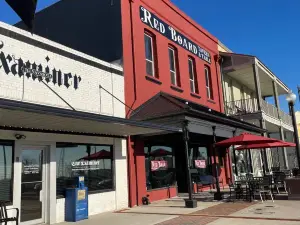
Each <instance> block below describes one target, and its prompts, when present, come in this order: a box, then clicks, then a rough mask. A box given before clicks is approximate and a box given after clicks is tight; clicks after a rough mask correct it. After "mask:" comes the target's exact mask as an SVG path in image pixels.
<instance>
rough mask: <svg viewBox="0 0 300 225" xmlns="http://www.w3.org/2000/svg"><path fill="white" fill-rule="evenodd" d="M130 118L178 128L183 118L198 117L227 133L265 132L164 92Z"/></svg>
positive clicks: (202, 122) (206, 124)
mask: <svg viewBox="0 0 300 225" xmlns="http://www.w3.org/2000/svg"><path fill="white" fill-rule="evenodd" d="M131 118H132V119H135V120H141V121H149V122H150V121H151V122H153V123H154V122H157V123H160V124H162V123H163V124H172V125H173V126H174V125H176V126H177V127H178V128H179V127H180V126H181V123H182V121H183V120H189V121H191V122H194V123H197V121H196V119H198V120H199V121H198V123H200V124H202V125H203V126H210V125H212V126H217V127H219V128H222V127H223V128H224V129H225V130H226V133H227V134H228V132H227V131H232V130H235V129H240V130H241V131H243V132H245V131H247V132H254V133H264V132H265V130H264V129H262V128H260V127H257V126H256V125H253V124H250V123H247V122H245V121H241V120H239V119H236V118H233V117H230V116H227V115H226V114H224V113H221V112H218V111H215V110H212V109H210V108H208V107H206V106H203V105H200V104H197V103H195V102H191V101H187V100H185V99H182V98H178V97H176V96H173V95H169V94H166V93H164V92H160V93H158V94H157V95H156V96H154V97H152V98H151V99H149V100H148V101H147V102H145V103H144V104H143V105H141V106H140V107H139V108H138V109H136V110H135V111H134V112H133V113H132V115H131ZM210 127H211V126H210ZM209 133H210V132H209ZM224 135H225V133H224ZM224 135H222V136H224ZM231 135H232V133H231ZM226 136H227V135H226Z"/></svg>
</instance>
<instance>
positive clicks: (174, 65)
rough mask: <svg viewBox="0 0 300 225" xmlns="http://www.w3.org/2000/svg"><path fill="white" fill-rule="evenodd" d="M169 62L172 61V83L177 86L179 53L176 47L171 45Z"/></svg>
mask: <svg viewBox="0 0 300 225" xmlns="http://www.w3.org/2000/svg"><path fill="white" fill-rule="evenodd" d="M169 63H170V75H171V83H172V84H173V85H175V86H179V83H178V72H177V55H176V50H175V48H174V47H172V46H169Z"/></svg>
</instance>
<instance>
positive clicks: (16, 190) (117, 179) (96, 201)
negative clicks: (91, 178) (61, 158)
mask: <svg viewBox="0 0 300 225" xmlns="http://www.w3.org/2000/svg"><path fill="white" fill-rule="evenodd" d="M14 134H15V132H14V131H3V130H0V139H8V140H9V139H10V140H11V139H13V138H14ZM22 134H24V135H26V140H24V141H16V142H15V163H14V186H13V206H12V207H17V208H20V207H21V168H22V166H21V162H17V160H16V158H17V157H20V155H21V149H22V146H25V145H26V146H28V145H30V146H31V145H32V146H48V147H49V151H50V167H49V174H48V176H49V181H50V182H49V186H48V196H47V201H48V211H47V212H46V214H48V215H46V218H45V219H46V223H49V224H54V223H59V222H63V221H64V219H65V217H64V216H65V204H64V203H65V199H64V198H60V199H56V142H61V141H64V142H70V143H72V142H73V143H75V142H76V143H93V144H109V145H113V149H114V183H115V190H114V191H109V192H102V193H96V194H90V195H89V215H95V214H99V213H103V212H108V211H115V210H120V209H124V208H127V207H128V177H127V155H126V140H125V139H120V138H108V137H89V136H77V135H61V134H43V133H33V132H22ZM41 140H42V141H41ZM45 194H46V193H45ZM49 215H51V216H49Z"/></svg>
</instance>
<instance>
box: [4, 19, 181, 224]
mask: <svg viewBox="0 0 300 225" xmlns="http://www.w3.org/2000/svg"><path fill="white" fill-rule="evenodd" d="M0 77H1V79H0V80H1V82H0V115H1V122H0V146H1V150H0V151H1V153H0V186H1V193H0V196H1V200H5V201H8V202H9V204H10V206H9V207H16V208H19V209H20V222H21V223H22V224H40V223H47V224H53V223H59V222H62V221H64V220H65V189H66V188H71V187H74V182H75V178H76V177H77V176H80V175H83V176H84V177H85V185H86V186H87V187H88V190H89V191H88V199H89V203H88V210H89V211H88V212H89V215H93V214H97V213H101V212H105V211H113V210H118V209H122V208H126V207H128V179H127V178H128V173H127V150H126V149H127V143H126V137H127V136H128V135H142V134H151V133H155V134H157V133H159V132H162V131H164V132H165V131H166V130H168V131H170V130H172V131H178V132H180V130H173V129H171V128H166V127H165V128H162V126H158V125H151V124H149V123H141V122H136V121H132V120H128V119H125V106H124V104H123V103H122V101H124V98H125V96H124V76H123V70H122V68H120V67H118V66H114V65H112V64H110V63H107V62H104V61H101V60H98V59H96V58H93V57H91V56H88V55H86V54H83V53H81V52H78V51H75V50H73V49H70V48H67V47H65V46H63V45H60V44H57V43H54V42H52V41H49V40H47V39H45V38H41V37H38V36H36V35H35V36H32V35H31V34H30V33H28V32H25V31H23V30H21V29H18V28H15V27H12V26H10V25H7V24H4V23H0Z"/></svg>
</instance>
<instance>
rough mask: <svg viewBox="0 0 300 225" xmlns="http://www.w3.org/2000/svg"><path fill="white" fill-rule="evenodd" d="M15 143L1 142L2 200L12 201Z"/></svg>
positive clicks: (0, 180) (0, 193)
mask: <svg viewBox="0 0 300 225" xmlns="http://www.w3.org/2000/svg"><path fill="white" fill-rule="evenodd" d="M12 171H13V142H0V199H1V200H4V201H12V182H13V172H12Z"/></svg>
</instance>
